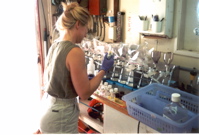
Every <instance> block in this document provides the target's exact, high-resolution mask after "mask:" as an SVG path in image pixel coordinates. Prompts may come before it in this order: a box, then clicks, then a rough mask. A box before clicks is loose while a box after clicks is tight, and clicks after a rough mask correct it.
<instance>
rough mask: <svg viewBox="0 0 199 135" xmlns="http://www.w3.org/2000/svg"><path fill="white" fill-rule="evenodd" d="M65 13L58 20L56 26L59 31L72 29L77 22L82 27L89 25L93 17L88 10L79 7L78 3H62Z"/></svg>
mask: <svg viewBox="0 0 199 135" xmlns="http://www.w3.org/2000/svg"><path fill="white" fill-rule="evenodd" d="M62 6H63V10H64V11H63V13H62V14H61V15H60V17H59V18H58V20H57V22H56V24H55V26H56V29H57V30H58V31H60V30H65V29H71V28H73V26H74V25H75V23H76V22H77V21H79V22H80V24H81V25H82V26H85V25H87V24H88V25H89V26H90V22H91V16H90V14H89V12H88V10H87V9H86V8H83V7H81V6H79V4H78V3H77V2H70V3H68V4H66V3H64V2H62Z"/></svg>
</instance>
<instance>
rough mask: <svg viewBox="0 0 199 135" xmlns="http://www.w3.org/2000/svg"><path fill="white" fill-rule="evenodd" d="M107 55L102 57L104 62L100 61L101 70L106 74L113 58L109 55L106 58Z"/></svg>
mask: <svg viewBox="0 0 199 135" xmlns="http://www.w3.org/2000/svg"><path fill="white" fill-rule="evenodd" d="M107 55H108V53H106V55H105V56H104V60H103V61H102V66H101V70H104V71H105V72H107V71H108V70H109V69H110V68H111V67H112V66H113V64H114V56H113V55H111V56H110V57H109V58H107Z"/></svg>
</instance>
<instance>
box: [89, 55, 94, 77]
mask: <svg viewBox="0 0 199 135" xmlns="http://www.w3.org/2000/svg"><path fill="white" fill-rule="evenodd" d="M94 71H95V64H94V61H93V59H92V58H90V59H89V63H88V65H87V73H88V77H89V79H92V77H94Z"/></svg>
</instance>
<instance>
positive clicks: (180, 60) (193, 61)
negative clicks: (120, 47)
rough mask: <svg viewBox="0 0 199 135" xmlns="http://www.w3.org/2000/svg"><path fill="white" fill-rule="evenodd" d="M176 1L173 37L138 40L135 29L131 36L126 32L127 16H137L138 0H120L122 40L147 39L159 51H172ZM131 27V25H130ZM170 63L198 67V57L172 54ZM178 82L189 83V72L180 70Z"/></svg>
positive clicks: (174, 36) (141, 42)
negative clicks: (123, 24)
mask: <svg viewBox="0 0 199 135" xmlns="http://www.w3.org/2000/svg"><path fill="white" fill-rule="evenodd" d="M177 4H178V1H175V6H174V23H173V25H174V26H173V38H172V39H146V38H143V37H141V39H140V40H139V34H138V33H137V32H136V29H135V30H133V32H132V34H131V36H129V34H128V33H129V32H128V23H129V22H128V17H129V15H131V16H132V17H137V16H138V12H139V9H138V8H139V0H120V6H119V8H120V11H123V12H125V17H124V18H125V20H124V23H125V26H124V27H125V29H124V32H123V33H124V35H123V41H124V42H125V43H129V42H132V43H135V44H143V43H144V41H147V42H148V43H149V47H150V48H151V47H154V48H155V49H156V50H158V51H161V52H169V51H171V52H174V49H175V46H176V44H177V38H178V33H177V31H178V30H177V28H178V23H177V19H176V18H177V12H178V11H179V9H178V8H177ZM136 25H137V24H135V26H134V27H136ZM132 29H133V27H132ZM162 60H163V58H162V57H161V58H160V61H162ZM172 64H175V65H179V66H182V67H186V68H193V67H196V68H197V69H199V59H198V58H193V57H188V56H182V55H177V54H174V59H173V62H172ZM179 78H180V82H183V83H185V84H188V83H189V73H188V72H184V71H182V72H180V76H179Z"/></svg>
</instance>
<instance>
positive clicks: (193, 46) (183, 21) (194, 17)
mask: <svg viewBox="0 0 199 135" xmlns="http://www.w3.org/2000/svg"><path fill="white" fill-rule="evenodd" d="M178 2H179V3H176V4H178V9H179V10H178V11H179V12H178V19H177V21H178V22H177V25H178V26H177V27H178V39H177V44H176V48H175V50H176V51H175V53H177V54H181V55H186V56H190V57H199V36H198V35H196V34H194V32H193V31H194V29H195V28H198V29H199V0H191V1H189V2H188V0H180V1H178Z"/></svg>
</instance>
